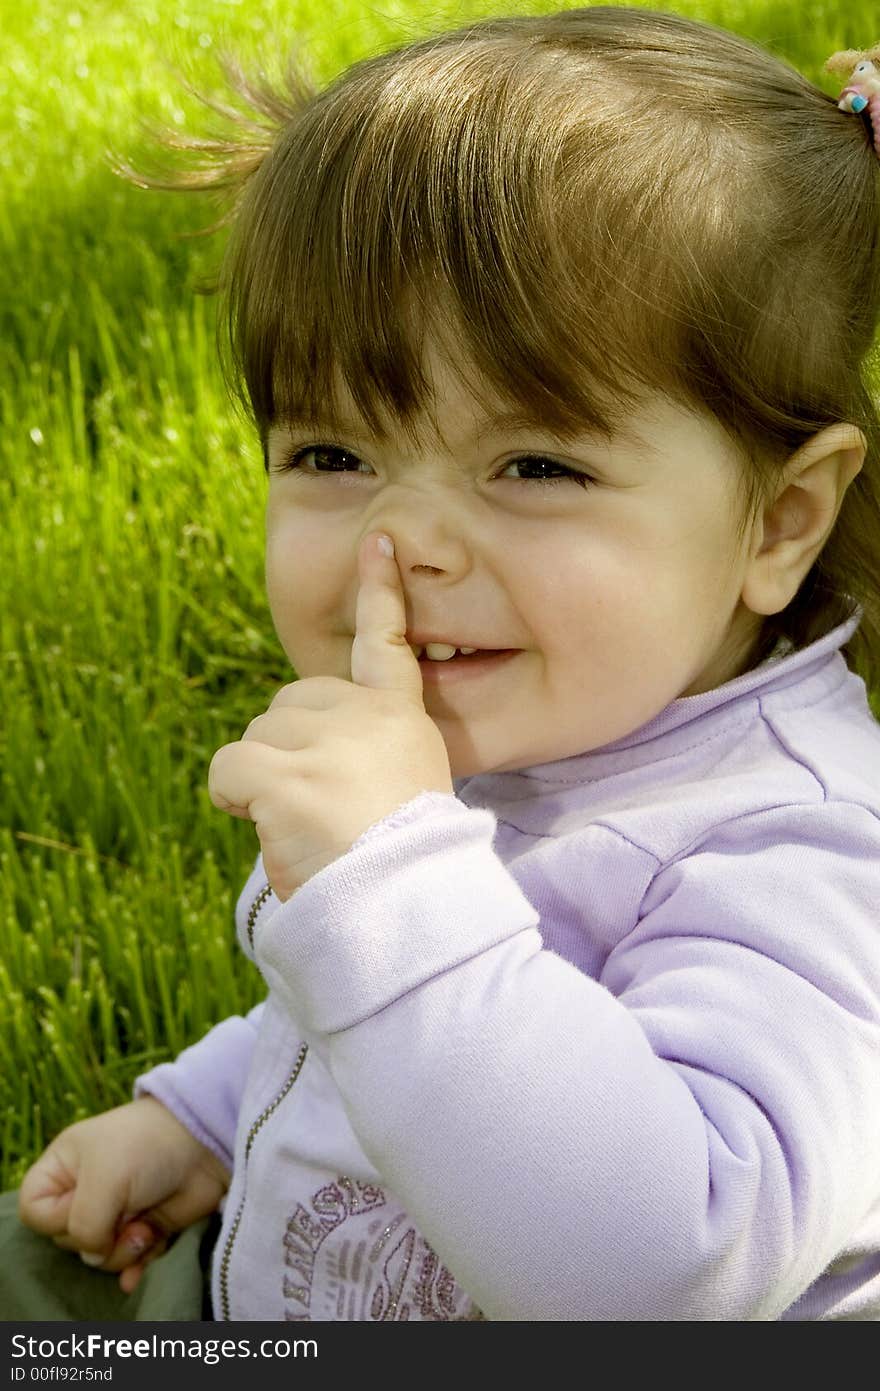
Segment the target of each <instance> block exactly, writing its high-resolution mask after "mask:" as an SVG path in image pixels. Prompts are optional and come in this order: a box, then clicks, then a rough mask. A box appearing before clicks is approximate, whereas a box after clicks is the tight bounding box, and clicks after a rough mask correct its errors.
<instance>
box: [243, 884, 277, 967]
mask: <svg viewBox="0 0 880 1391" xmlns="http://www.w3.org/2000/svg"><path fill="white" fill-rule="evenodd" d="M271 892H272V885H271V884H264V885H263V887H262V889H260V892H259V893H258V894H257V896H256V898H255V899H254V901H253V903H252V904H251V911H250V912H249V913H248V918H247V935H248V942H249V943H250V948H251V951H253V949H254V924H255V923H256V921H257V914H258V913H259V911H260V909H261V908H262V906H263V904H264V903H265V902H266V899H267V898H268V897H269V895H270V894H271Z"/></svg>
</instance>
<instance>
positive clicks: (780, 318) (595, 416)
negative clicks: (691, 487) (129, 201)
mask: <svg viewBox="0 0 880 1391" xmlns="http://www.w3.org/2000/svg"><path fill="white" fill-rule="evenodd" d="M226 68H227V76H228V78H229V80H230V82H231V83H232V85H233V87H235V88H236V89H237V90H238V92H239V93H240V94H241V95H242V96H243V97H245V98H246V100H247V101H248V103H249V104H250V106H251V108H252V109H253V110H254V111H256V112H257V113H259V115H260V116H261V117H262V118H264V119H263V120H262V121H260V120H259V119H255V118H253V117H252V118H251V122H250V124H247V123H245V124H244V126H243V132H244V133H243V135H242V136H241V137H240V138H230V139H228V140H226V139H217V140H212V139H204V140H196V139H188V138H186V137H184V138H183V139H181V138H179V137H178V138H176V139H173V140H172V143H176V144H177V145H178V146H181V145H182V146H186V147H188V148H191V149H197V150H200V151H202V152H203V154H204V159H203V163H202V167H201V169H193V170H190V171H189V172H183V173H178V174H177V176H176V177H173V178H170V179H168V180H166V181H165V182H163V181H162V180H160V179H152V180H151V179H144V178H139V179H138V181H139V182H141V183H149V184H150V185H151V186H156V187H202V188H205V187H221V188H231V189H232V190H233V191H234V195H235V196H234V206H233V208H232V211H231V213H230V215H229V216H230V219H231V224H232V225H231V235H230V239H229V242H228V245H227V248H226V255H225V259H224V263H223V268H222V271H221V276H220V282H219V285H220V289H221V291H222V294H223V297H224V302H225V310H226V312H225V314H224V315H223V316H222V318H221V331H222V337H223V343H222V348H223V357H224V361H225V364H226V370H227V372H228V375H229V378H230V380H231V382H232V383H233V385H235V386H236V387H237V388H238V390H239V394H240V396H241V399H242V400H243V401H245V403H246V404H248V405H249V406H250V409H251V410H252V412H253V415H254V417H255V420H256V423H257V425H258V427H259V430H260V434H261V438H262V439H263V441H264V443H265V437H266V433H267V431H268V428H269V426H270V425H271V424H272V423H273V422H274V421H276V420H282V419H284V418H286V417H291V416H295V417H305V418H307V419H311V418H314V417H317V416H320V417H322V418H323V419H326V418H327V416H328V414H332V413H333V411H334V408H335V401H334V396H333V390H334V385H333V383H334V370H338V371H339V373H340V374H341V376H342V378H343V379H344V381H345V383H346V385H347V387H348V389H349V391H350V393H351V395H352V397H353V399H354V402H355V404H356V406H357V408H358V410H359V411H360V412H361V414H362V416H363V417H364V419H365V420H366V421H367V422H368V423H369V425H370V427H371V428H372V429H373V431H374V432H375V433H376V434H378V435H379V436H380V437H381V436H382V434H383V431H382V422H381V418H380V413H379V412H380V409H381V408H384V409H385V410H386V411H387V412H389V413H390V415H391V416H392V417H393V418H394V419H396V420H397V421H398V422H399V423H400V425H401V427H402V428H404V429H406V430H410V429H411V426H412V422H413V420H414V418H415V415H416V413H417V412H418V411H420V410H424V409H427V408H428V407H427V405H426V396H427V393H428V390H429V386H428V383H427V382H426V380H425V379H424V377H423V375H422V372H421V368H420V356H421V352H420V339H419V333H420V332H424V331H425V326H426V324H427V322H428V320H429V318H430V316H431V315H434V314H437V313H439V312H440V309H441V306H444V307H445V308H446V309H451V310H452V312H453V317H454V322H455V325H456V327H457V329H458V332H459V333H460V334H461V335H463V336H462V340H461V341H462V343H463V344H464V347H465V349H467V350H469V351H470V354H471V360H472V364H473V365H474V366H475V367H476V369H477V370H478V371H479V372H480V373H481V374H482V375H483V377H484V378H485V379H486V381H487V382H488V383H489V384H490V386H491V387H492V388H494V390H495V392H496V394H497V395H499V396H500V397H501V398H502V399H505V400H508V399H509V400H510V402H511V404H512V405H513V406H514V407H516V408H519V409H520V411H521V413H524V414H526V415H528V416H530V417H532V418H534V419H536V420H540V421H542V422H543V423H544V424H545V425H546V426H547V427H548V428H550V429H552V430H554V431H555V432H557V433H558V434H560V435H561V436H563V437H565V436H568V435H574V434H576V433H578V432H580V431H583V430H585V429H587V428H591V427H592V428H594V429H598V430H599V431H601V432H604V433H608V432H610V431H611V430H613V428H614V427H615V426H616V425H618V424H620V423H621V422H622V421H623V419H624V417H625V414H626V411H627V410H628V409H629V408H630V407H631V405H632V404H633V403H634V402H635V400H636V399H637V397H638V395H639V394H640V392H641V391H643V390H644V389H645V388H647V389H649V390H651V389H653V390H660V391H663V392H666V393H667V394H669V395H670V396H671V397H672V398H673V399H676V400H679V401H680V402H682V403H684V404H685V405H690V406H695V407H697V408H701V409H707V410H708V411H709V412H711V413H712V414H713V415H714V416H715V417H716V418H717V419H718V420H719V421H720V422H721V424H722V425H723V426H724V427H725V429H726V430H727V431H728V432H729V433H730V435H731V436H732V437H733V438H734V439H735V440H736V442H737V444H738V445H739V446H740V448H741V450H742V456H743V471H742V479H741V498H742V503H743V508H742V515H741V517H740V518H739V531H738V539H739V540H741V539H742V537H743V536H744V535H745V532H746V529H747V527H748V525H749V523H750V521H751V520H752V519H753V518H754V517H755V516H756V515H757V512H758V509H759V508H760V507H761V506H762V504H763V503H764V502H765V501H766V499H767V497H768V495H772V490H774V489H775V488H776V487H778V485H779V481H780V479H781V471H782V468H783V466H784V463H785V461H786V459H787V458H788V456H789V455H790V454H791V453H792V452H793V451H794V450H795V449H797V447H798V446H799V445H801V444H803V443H804V441H805V440H806V439H808V438H809V436H810V435H812V434H813V433H815V432H816V431H817V430H820V429H822V428H823V427H824V426H826V425H829V424H832V423H834V422H836V421H850V422H852V423H854V424H855V425H857V426H858V427H859V428H860V429H861V430H862V431H863V432H864V434H865V436H866V439H867V442H868V452H867V456H866V460H865V464H864V467H863V468H862V470H861V472H860V473H859V474H858V475H857V476H856V478H855V480H854V481H853V482H852V484H851V485H850V487H849V488H848V490H847V492H846V495H845V498H844V501H843V504H842V507H841V511H840V514H839V516H838V519H837V522H836V525H835V527H834V528H833V531H832V533H831V535H830V537H829V539H828V540H827V542H826V544H825V546H824V547H823V549H822V551H821V553H820V555H819V556H818V558H817V559H816V561H815V562H814V564H813V566H812V568H811V570H810V571H809V573H808V574H807V576H806V577H805V579H804V581H803V583H802V584H801V586H800V588H799V591H798V593H797V595H796V596H795V598H794V599H793V600H792V601H791V602H790V603H789V604H788V606H787V607H786V608H785V609H784V610H783V611H782V612H780V613H777V614H773V615H770V616H769V617H767V618H765V620H764V623H763V625H762V628H761V633H760V640H759V642H758V644H757V645H756V648H755V650H754V651H753V653H752V656H751V664H752V665H754V664H756V663H757V662H758V661H759V660H760V659H761V658H762V657H763V656H764V655H766V653H767V652H768V651H769V650H770V649H771V647H772V646H773V644H774V643H775V641H776V640H777V638H778V637H780V636H785V637H787V638H788V639H789V640H790V641H791V642H792V643H793V644H794V645H795V647H802V646H804V645H806V644H808V643H810V642H813V641H815V640H816V639H817V638H818V637H820V636H822V635H824V634H825V633H827V632H829V631H830V630H831V629H832V628H833V627H835V626H836V625H838V624H839V623H841V622H843V621H844V619H846V618H848V617H850V616H851V615H852V614H854V612H855V606H856V604H861V605H862V607H863V609H864V615H863V618H862V622H861V624H860V626H859V628H858V629H857V631H856V633H855V634H854V635H853V636H852V637H851V638H850V640H849V642H848V643H847V644H846V646H845V648H844V649H843V650H844V654H845V656H846V659H847V661H848V663H849V665H850V666H851V667H852V668H853V669H854V670H856V671H858V672H859V673H860V674H861V675H862V676H863V677H864V679H865V681H866V683H867V684H868V686H869V688H872V687H873V686H874V684H875V682H877V680H878V678H880V506H878V501H880V483H878V468H880V420H878V416H877V412H876V409H875V406H874V403H873V400H872V398H871V394H870V392H869V389H868V385H867V380H866V377H865V375H864V373H865V370H866V362H867V360H868V355H869V349H870V347H871V344H872V341H873V335H874V329H875V324H876V320H877V314H878V304H880V256H878V247H877V240H878V228H880V173H878V161H877V159H876V157H875V156H874V153H873V149H872V144H871V138H870V132H869V131H868V130H867V128H866V125H865V122H864V121H863V120H862V119H860V118H857V117H853V116H849V115H846V114H844V113H842V112H840V111H839V110H838V109H837V104H836V99H835V98H833V97H831V96H828V95H826V94H825V93H824V92H822V91H821V90H820V89H819V88H818V87H816V86H814V85H813V84H812V83H811V82H809V81H808V80H807V79H806V78H805V77H803V76H802V75H801V74H800V73H798V72H797V71H795V70H794V69H793V68H791V67H790V66H789V65H788V64H786V63H785V62H783V61H781V60H780V59H778V58H776V57H774V56H773V55H771V54H769V53H767V52H765V51H764V50H763V49H761V48H760V47H758V46H756V45H755V44H753V43H751V42H750V41H749V40H747V39H744V38H741V37H738V36H736V35H733V34H730V33H728V32H726V31H724V30H722V29H719V28H716V27H714V26H712V25H709V24H705V23H701V22H697V21H693V20H689V19H685V18H681V17H678V16H675V15H670V14H658V13H655V12H651V11H645V10H637V9H628V8H618V7H598V8H589V9H580V10H567V11H563V12H562V13H559V14H555V15H549V16H542V17H526V16H523V17H516V18H490V19H487V20H485V21H483V22H479V23H473V24H468V25H467V26H465V27H463V28H460V29H458V30H456V31H454V32H447V33H441V34H436V35H432V36H429V37H426V38H424V39H421V40H419V41H417V42H415V43H412V44H409V45H407V46H405V47H402V48H399V49H396V50H394V51H391V52H386V53H382V54H380V55H378V56H375V57H371V58H369V59H365V60H363V61H361V62H358V63H355V64H354V65H353V66H352V67H350V68H348V69H347V70H346V71H344V72H343V73H342V74H341V75H340V76H339V77H338V78H337V79H336V80H334V81H333V82H331V83H330V84H329V85H328V86H327V87H326V88H324V89H323V90H319V89H318V88H317V86H316V84H315V83H314V82H313V81H312V80H311V79H310V78H309V77H307V76H306V75H305V72H304V70H303V69H302V67H301V66H297V64H296V62H292V63H291V66H290V67H289V70H288V77H287V82H286V91H285V92H283V93H282V92H280V91H277V90H272V89H271V87H270V86H268V85H266V84H265V83H263V84H256V83H254V82H251V81H250V80H249V79H247V78H246V77H245V76H244V74H243V73H242V71H241V69H240V68H239V67H238V66H237V65H236V64H234V63H227V64H226ZM208 105H212V103H211V102H208ZM217 109H220V108H219V107H218V108H217ZM130 172H131V171H129V173H130ZM134 177H138V176H134ZM413 309H415V310H416V312H415V313H413V312H412V311H413ZM445 322H450V320H449V319H448V317H447V318H446V319H445ZM471 389H472V390H473V387H471Z"/></svg>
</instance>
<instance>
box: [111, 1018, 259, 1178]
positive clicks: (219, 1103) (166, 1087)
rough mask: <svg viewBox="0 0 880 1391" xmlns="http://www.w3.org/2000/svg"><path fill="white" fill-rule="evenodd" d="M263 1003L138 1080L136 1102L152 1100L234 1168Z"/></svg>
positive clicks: (216, 1029) (226, 1020) (135, 1087)
mask: <svg viewBox="0 0 880 1391" xmlns="http://www.w3.org/2000/svg"><path fill="white" fill-rule="evenodd" d="M264 1005H265V1001H261V1002H260V1003H259V1004H258V1005H255V1006H254V1008H253V1009H252V1010H251V1011H250V1012H249V1013H248V1014H246V1015H244V1016H243V1017H242V1016H241V1015H232V1016H231V1017H230V1018H229V1019H224V1020H223V1022H222V1023H221V1024H216V1025H215V1026H214V1028H213V1029H210V1030H209V1031H208V1033H206V1034H205V1036H204V1038H201V1039H199V1041H198V1043H194V1044H192V1045H191V1047H189V1048H184V1050H183V1052H182V1053H179V1054H178V1055H177V1057H176V1058H175V1059H174V1061H173V1062H171V1063H160V1064H159V1066H158V1067H154V1068H152V1069H151V1071H150V1072H144V1073H142V1074H141V1075H140V1076H139V1077H136V1078H135V1082H134V1098H135V1100H137V1098H138V1097H140V1096H154V1097H155V1098H156V1100H157V1101H161V1102H162V1104H163V1106H167V1107H168V1109H169V1111H172V1112H173V1113H174V1115H175V1116H176V1117H177V1119H178V1120H179V1121H180V1122H181V1123H182V1124H183V1125H185V1126H186V1128H187V1130H189V1131H191V1133H192V1134H193V1135H195V1137H196V1139H197V1140H201V1142H202V1144H203V1145H207V1147H208V1149H209V1150H212V1151H213V1152H214V1154H216V1156H217V1158H218V1159H220V1160H221V1161H222V1163H224V1164H225V1165H226V1167H227V1169H229V1170H230V1172H231V1170H232V1160H233V1155H234V1153H235V1131H236V1127H237V1125H238V1113H239V1110H240V1109H241V1100H242V1097H243V1095H244V1089H245V1084H246V1082H247V1078H248V1072H249V1071H250V1065H251V1057H252V1056H253V1051H254V1044H255V1043H256V1039H257V1034H258V1032H259V1027H260V1019H261V1017H262V1013H263V1008H264Z"/></svg>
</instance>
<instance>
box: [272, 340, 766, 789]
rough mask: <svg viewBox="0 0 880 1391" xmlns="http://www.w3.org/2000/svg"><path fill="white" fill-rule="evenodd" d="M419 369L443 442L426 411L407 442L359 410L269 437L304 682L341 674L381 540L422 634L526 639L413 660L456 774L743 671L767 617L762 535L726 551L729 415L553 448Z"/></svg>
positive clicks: (275, 573) (430, 359)
mask: <svg viewBox="0 0 880 1391" xmlns="http://www.w3.org/2000/svg"><path fill="white" fill-rule="evenodd" d="M425 365H426V370H427V371H428V372H429V374H430V375H431V377H432V379H433V383H434V388H435V392H436V397H435V400H436V419H437V421H438V422H439V424H440V427H441V429H442V431H443V433H444V438H443V439H442V440H441V439H438V438H436V437H435V436H434V435H433V434H432V433H428V431H429V428H430V426H429V422H428V421H425V422H424V430H425V434H424V437H423V439H424V442H423V443H420V445H419V447H418V448H417V449H416V448H414V447H413V446H412V445H411V444H410V443H409V441H408V440H407V439H406V437H405V436H402V435H397V434H395V435H392V441H393V442H392V443H391V444H385V445H380V444H379V443H378V442H377V441H376V440H374V439H371V438H370V437H369V436H368V435H367V434H366V433H364V432H363V429H362V428H358V427H357V426H356V425H355V424H354V422H353V423H352V427H351V428H350V429H346V430H345V431H344V432H343V433H339V432H335V433H332V432H330V431H329V430H323V429H322V430H321V431H320V433H316V432H315V431H311V432H309V431H307V430H305V431H302V432H300V431H298V430H297V429H296V428H294V427H291V426H284V427H283V428H281V427H279V428H275V429H273V430H272V432H271V434H270V436H269V469H270V472H269V490H268V499H267V509H266V581H267V589H268V596H269V604H270V607H271V611H272V617H273V621H274V624H275V629H276V632H277V634H278V637H279V640H280V642H281V644H282V646H283V648H284V651H285V653H286V654H287V657H288V658H289V660H290V662H291V665H292V666H293V667H294V668H295V669H296V671H297V673H298V675H299V676H301V677H310V676H322V675H329V676H338V677H343V678H345V679H350V678H351V647H352V641H353V637H354V625H355V602H356V597H357V588H358V575H357V552H358V546H359V543H360V541H361V539H362V537H363V536H364V535H365V534H366V533H367V532H368V531H374V530H382V531H386V532H387V533H388V534H389V535H390V536H392V537H393V539H394V544H395V552H396V556H397V563H398V566H399V568H400V575H401V581H402V584H403V590H404V594H405V599H406V618H407V635H408V637H409V638H410V640H411V641H412V642H414V643H415V642H418V640H419V638H425V637H427V638H433V639H436V640H439V641H445V642H448V643H450V644H454V645H455V646H457V647H462V646H468V647H476V648H481V649H516V651H515V654H514V655H513V656H512V657H510V658H508V659H506V660H502V659H500V658H499V657H490V658H489V659H488V660H485V661H482V662H478V661H477V659H476V658H474V659H473V660H474V666H473V667H472V668H468V667H467V663H468V662H469V661H470V660H471V659H470V658H467V657H456V658H455V659H454V660H453V664H452V665H451V666H447V667H446V668H444V666H443V664H442V663H440V662H435V663H429V662H428V660H427V658H423V659H422V671H423V686H424V700H425V709H426V711H427V713H428V715H429V716H430V717H431V719H432V720H434V722H435V723H436V724H437V726H438V728H439V729H440V731H441V733H442V735H443V738H444V740H445V742H446V747H447V750H448V753H449V759H450V764H451V768H452V775H453V777H456V778H459V777H464V776H470V775H473V774H476V773H480V772H488V771H493V770H495V771H501V770H508V769H514V768H525V767H529V766H531V765H533V764H537V763H547V762H552V761H554V760H556V759H560V758H566V757H568V756H571V755H573V754H578V753H584V752H587V751H588V750H590V749H596V748H599V747H601V746H602V745H604V744H608V743H611V742H613V741H614V740H617V739H621V738H623V737H624V736H625V735H626V734H628V733H630V732H631V731H633V730H635V729H638V728H639V727H640V726H641V725H643V724H645V723H646V722H647V721H648V720H650V719H652V718H653V717H654V716H655V715H657V714H658V713H659V712H660V711H661V710H663V709H664V707H665V706H666V705H668V704H669V702H670V701H672V700H675V699H676V698H677V697H679V696H688V695H696V694H698V693H699V692H701V691H705V690H710V689H712V688H713V687H715V686H718V685H721V684H723V683H724V682H725V681H728V680H730V679H731V678H732V677H734V676H736V675H738V674H739V673H740V672H741V671H742V670H744V669H745V665H746V656H747V653H748V651H749V650H750V647H751V644H752V642H753V640H754V638H755V636H756V634H757V630H758V626H759V624H760V618H758V617H757V616H756V615H754V614H753V613H751V612H750V611H749V610H748V609H747V608H746V607H745V605H744V604H743V603H742V601H741V598H740V594H741V590H742V585H743V578H744V574H745V569H746V566H747V563H748V560H749V558H750V557H749V539H750V538H749V537H748V536H747V537H746V540H745V541H744V543H743V544H742V546H739V547H734V526H735V523H736V519H737V513H736V510H735V506H736V504H735V491H734V490H735V483H736V479H737V468H738V461H737V458H736V455H735V452H734V449H733V446H732V444H731V442H730V441H729V439H728V437H727V436H726V435H725V434H724V432H723V430H722V429H721V427H720V425H718V424H717V423H716V422H715V421H714V420H712V419H711V418H710V417H703V416H697V415H695V414H691V413H690V412H688V411H686V410H685V409H684V408H683V407H680V406H677V405H673V404H671V403H670V402H669V401H667V400H665V399H664V398H660V397H655V398H652V399H651V401H650V402H649V404H648V405H646V406H645V408H644V409H642V410H640V411H639V412H637V413H636V414H634V415H632V416H631V417H630V419H629V421H628V425H627V430H626V434H625V435H624V434H620V435H618V436H615V438H614V439H613V440H612V441H611V442H610V444H609V443H608V442H607V441H604V440H602V439H600V438H598V437H590V436H588V435H584V436H583V438H582V439H579V440H578V441H577V442H576V443H575V444H573V445H572V444H571V443H568V444H565V445H561V444H560V441H559V440H558V439H554V438H553V437H552V436H551V435H549V434H547V433H546V432H544V431H542V430H541V429H540V428H527V429H523V428H522V427H521V426H519V427H516V428H512V427H508V426H505V425H503V424H500V423H497V422H496V421H494V420H493V419H491V418H490V417H487V416H486V414H485V412H484V410H483V408H481V407H478V406H477V405H476V404H475V402H474V401H473V399H472V398H471V397H470V395H469V394H468V393H467V392H466V390H465V389H464V387H463V386H462V384H461V382H460V381H459V379H458V377H457V376H455V375H453V374H452V373H451V372H450V371H449V369H448V367H447V366H446V364H445V363H444V361H443V359H442V358H441V357H440V356H439V354H437V353H436V351H435V350H434V349H433V348H431V347H429V348H428V350H427V352H426V358H425ZM341 399H342V401H343V403H344V404H345V405H346V407H347V408H348V407H349V401H348V398H347V397H346V396H345V394H344V393H343V395H342V398H341ZM420 438H422V437H421V436H420ZM317 446H321V447H320V448H318V447H317ZM294 455H296V456H297V457H296V462H295V466H294V467H293V468H287V467H286V466H287V465H288V464H289V463H290V462H292V461H293V456H294ZM545 478H550V479H553V480H555V481H553V482H550V483H547V482H544V481H541V480H543V479H545ZM577 479H582V480H584V481H585V482H586V486H581V485H580V484H579V483H578V482H577V481H576V480H577Z"/></svg>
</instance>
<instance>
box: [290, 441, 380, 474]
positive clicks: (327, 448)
mask: <svg viewBox="0 0 880 1391" xmlns="http://www.w3.org/2000/svg"><path fill="white" fill-rule="evenodd" d="M310 455H313V456H314V458H315V460H316V463H315V467H314V468H303V467H302V464H303V461H304V460H305V459H308V458H309V456H310ZM328 459H329V460H330V462H329V463H327V460H328ZM346 461H347V462H346ZM360 463H361V461H360V459H359V458H358V457H357V455H356V454H349V452H348V450H347V449H336V448H334V446H333V445H330V444H310V445H309V446H308V447H307V448H306V449H298V450H297V451H296V453H294V454H291V455H289V456H288V458H286V459H285V460H284V462H283V463H281V464H279V465H278V472H279V473H356V472H357V471H358V469H359V467H360ZM352 465H353V467H352Z"/></svg>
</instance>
